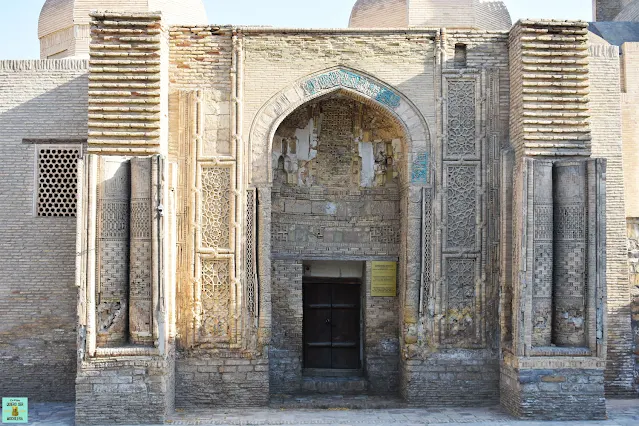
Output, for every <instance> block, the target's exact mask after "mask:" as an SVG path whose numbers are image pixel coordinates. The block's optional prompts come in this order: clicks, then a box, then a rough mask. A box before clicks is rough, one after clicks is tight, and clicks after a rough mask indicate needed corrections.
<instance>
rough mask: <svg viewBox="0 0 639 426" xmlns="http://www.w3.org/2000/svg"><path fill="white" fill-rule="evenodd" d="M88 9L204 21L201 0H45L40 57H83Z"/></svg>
mask: <svg viewBox="0 0 639 426" xmlns="http://www.w3.org/2000/svg"><path fill="white" fill-rule="evenodd" d="M92 10H118V11H125V10H126V11H130V12H157V11H160V12H162V14H163V18H164V22H165V23H166V24H167V25H176V24H185V25H187V24H192V25H197V24H202V25H204V24H206V23H207V22H208V20H207V17H206V9H205V8H204V3H203V2H202V0H46V2H45V3H44V6H42V10H41V11H40V19H39V21H38V38H39V39H40V56H41V58H43V59H47V58H65V57H83V56H87V55H88V40H89V23H90V22H91V18H90V17H89V13H90V12H91V11H92Z"/></svg>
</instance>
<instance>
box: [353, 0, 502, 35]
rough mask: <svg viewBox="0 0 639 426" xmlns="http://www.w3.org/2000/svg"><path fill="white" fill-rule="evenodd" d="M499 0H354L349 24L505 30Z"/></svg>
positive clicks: (356, 25) (383, 26) (359, 26)
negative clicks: (355, 1) (355, 0)
mask: <svg viewBox="0 0 639 426" xmlns="http://www.w3.org/2000/svg"><path fill="white" fill-rule="evenodd" d="M511 26H512V21H511V19H510V13H509V12H508V8H507V7H506V5H505V4H504V2H503V1H502V0H410V1H409V0H358V1H357V3H355V6H353V11H352V12H351V19H350V22H349V27H351V28H398V27H399V28H401V27H436V28H440V27H445V28H475V29H481V30H508V29H510V27H511Z"/></svg>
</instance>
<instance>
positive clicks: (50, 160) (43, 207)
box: [35, 145, 82, 217]
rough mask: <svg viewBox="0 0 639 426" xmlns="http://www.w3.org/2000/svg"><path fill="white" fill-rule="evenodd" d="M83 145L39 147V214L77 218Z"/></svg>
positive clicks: (37, 171)
mask: <svg viewBox="0 0 639 426" xmlns="http://www.w3.org/2000/svg"><path fill="white" fill-rule="evenodd" d="M81 156H82V146H66V145H46V146H36V188H37V192H36V202H35V213H36V215H37V216H39V217H75V216H76V214H77V191H78V159H79V158H80V157H81Z"/></svg>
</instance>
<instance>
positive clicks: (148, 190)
mask: <svg viewBox="0 0 639 426" xmlns="http://www.w3.org/2000/svg"><path fill="white" fill-rule="evenodd" d="M91 16H92V18H93V22H92V26H91V30H92V33H91V35H92V40H91V45H90V56H91V63H90V67H89V92H88V95H89V99H88V103H89V108H88V111H89V114H88V119H89V121H88V130H89V132H88V145H89V146H88V154H87V157H86V158H85V160H84V161H85V163H86V164H87V166H88V167H86V168H85V169H86V176H85V179H84V184H85V187H84V188H83V196H82V200H83V210H82V212H81V216H82V217H83V220H82V221H78V222H79V223H84V224H86V228H84V229H83V231H82V237H81V238H80V239H79V240H80V241H79V243H78V244H79V247H78V252H79V253H81V259H79V260H78V263H79V264H82V265H84V266H82V265H81V266H80V267H79V270H80V271H83V273H85V274H86V276H84V277H83V276H80V277H79V278H78V281H79V284H78V285H79V286H80V294H81V295H82V297H85V298H86V302H85V304H86V306H87V309H86V310H84V309H80V313H81V314H84V315H86V321H84V320H81V321H80V323H81V324H82V323H86V325H87V329H86V334H84V332H83V329H80V332H79V342H80V344H79V346H80V349H79V363H78V372H77V376H78V377H77V379H76V383H77V386H76V423H77V424H100V423H101V422H105V421H107V420H108V422H109V424H118V423H132V422H133V423H158V422H159V423H162V422H163V421H164V419H165V416H166V415H167V414H168V413H169V412H170V411H171V409H172V407H173V391H172V377H173V370H172V369H173V351H172V348H171V347H170V346H169V344H170V342H169V339H168V337H169V329H170V328H171V327H169V324H168V318H172V316H171V315H170V313H167V311H168V309H169V306H171V305H170V302H169V299H170V295H171V294H173V291H172V289H170V288H169V287H170V283H171V277H170V276H169V272H168V271H170V269H171V268H170V267H165V265H168V264H169V260H170V257H171V256H172V253H171V247H170V246H169V244H168V241H169V237H168V236H166V235H165V230H169V229H172V228H173V227H171V226H170V224H169V217H174V215H172V214H168V213H171V212H165V211H164V210H165V207H164V205H165V204H166V205H170V204H171V203H169V202H168V201H165V200H168V198H169V197H168V185H166V184H165V182H167V181H168V167H166V166H165V164H166V163H165V160H164V157H163V154H166V153H167V152H168V141H167V140H166V135H167V134H168V132H167V131H163V130H162V129H161V128H162V127H163V125H165V124H166V123H165V121H166V120H165V119H164V118H163V116H164V115H165V114H162V112H164V111H166V107H167V104H168V96H167V93H165V92H164V89H163V88H165V87H167V86H168V76H167V75H165V73H163V72H161V70H160V63H161V62H162V58H166V59H168V57H167V56H166V55H168V43H167V39H166V33H165V29H164V28H163V27H162V17H161V15H158V14H157V13H124V12H123V13H116V12H104V13H93V14H92V15H91ZM167 232H169V231H167ZM94 247H95V249H93V248H94ZM84 248H86V249H84ZM79 275H80V274H79ZM80 306H82V303H80ZM123 375H124V376H126V377H125V378H123V377H122V376H123ZM122 401H126V404H124V405H123V404H122Z"/></svg>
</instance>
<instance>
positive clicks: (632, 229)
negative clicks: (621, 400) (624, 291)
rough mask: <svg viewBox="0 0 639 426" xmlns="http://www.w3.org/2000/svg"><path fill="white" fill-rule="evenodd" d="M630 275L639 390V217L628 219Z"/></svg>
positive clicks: (635, 383)
mask: <svg viewBox="0 0 639 426" xmlns="http://www.w3.org/2000/svg"><path fill="white" fill-rule="evenodd" d="M628 275H629V277H630V297H631V303H632V305H631V310H632V334H633V342H634V355H635V381H634V385H635V390H636V391H638V392H639V219H637V218H631V219H628Z"/></svg>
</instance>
